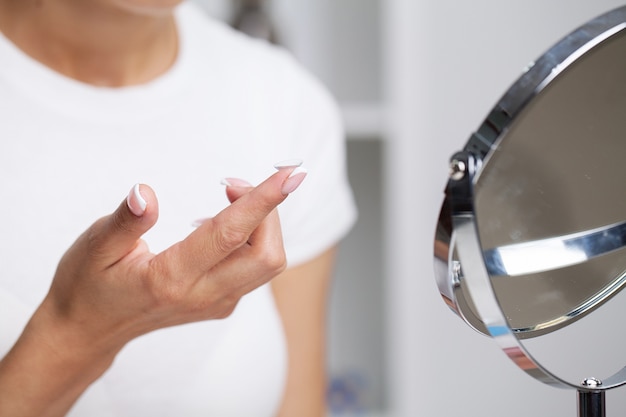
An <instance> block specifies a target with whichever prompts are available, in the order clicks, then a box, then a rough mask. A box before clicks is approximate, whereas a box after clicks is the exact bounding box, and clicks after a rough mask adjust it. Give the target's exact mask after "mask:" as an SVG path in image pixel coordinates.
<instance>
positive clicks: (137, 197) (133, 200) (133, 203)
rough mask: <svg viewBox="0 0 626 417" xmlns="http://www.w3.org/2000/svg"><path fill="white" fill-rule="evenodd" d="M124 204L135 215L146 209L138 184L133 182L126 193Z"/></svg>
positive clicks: (140, 214)
mask: <svg viewBox="0 0 626 417" xmlns="http://www.w3.org/2000/svg"><path fill="white" fill-rule="evenodd" d="M126 205H127V206H128V208H129V209H130V211H131V212H132V213H133V214H134V215H135V216H137V217H141V216H143V213H144V212H145V211H146V206H147V203H146V200H144V198H143V197H142V196H141V193H140V192H139V184H135V185H134V186H133V188H132V189H131V190H130V192H129V193H128V197H126Z"/></svg>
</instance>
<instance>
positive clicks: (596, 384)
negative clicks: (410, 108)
mask: <svg viewBox="0 0 626 417" xmlns="http://www.w3.org/2000/svg"><path fill="white" fill-rule="evenodd" d="M625 30H626V6H625V7H621V8H618V9H615V10H613V11H611V12H609V13H606V14H604V15H602V16H600V17H598V18H596V19H593V20H591V21H590V22H588V23H587V24H585V25H584V26H582V27H580V28H579V29H577V30H575V31H574V32H572V33H571V34H569V35H568V36H566V37H565V38H564V39H563V40H561V41H560V42H558V43H557V44H556V45H555V46H554V47H552V48H551V49H550V50H549V51H548V52H547V53H545V54H544V55H543V56H542V57H541V58H540V59H538V60H537V61H536V62H534V63H532V64H531V65H529V66H528V68H527V69H526V71H525V73H524V74H523V75H522V76H521V77H520V78H519V79H518V81H517V82H516V83H515V84H513V86H512V87H511V88H510V89H509V90H508V92H507V93H506V94H505V95H504V96H503V97H502V98H501V100H500V101H499V102H498V103H497V104H496V106H495V107H494V108H493V110H492V111H491V112H490V114H489V115H488V117H487V118H486V120H485V121H484V122H483V123H482V124H481V125H480V127H479V129H478V130H477V131H476V132H475V133H474V134H472V135H471V137H470V139H469V140H468V142H467V144H466V145H465V147H464V148H463V150H462V151H460V152H458V153H456V154H454V155H453V156H452V158H451V162H450V177H449V180H448V184H447V187H446V196H445V199H444V203H443V205H442V208H441V212H440V216H439V221H438V225H437V231H436V234H435V245H434V246H435V249H434V253H435V272H436V281H437V285H438V288H439V291H440V293H441V295H442V297H443V299H444V301H445V303H446V304H447V305H448V306H449V307H450V308H451V309H452V310H453V311H454V312H455V313H456V314H458V315H459V316H460V317H461V318H462V319H463V320H464V321H465V322H466V323H467V324H468V325H470V326H471V327H472V328H474V329H475V330H477V331H478V332H480V333H483V334H485V335H488V336H491V337H493V338H494V339H495V340H496V342H497V343H498V344H499V345H500V347H501V349H502V350H503V351H504V352H505V354H506V355H507V356H508V357H509V358H510V359H511V360H512V361H513V362H514V363H515V364H516V365H517V366H518V367H519V368H521V369H522V370H523V371H525V372H526V373H528V374H529V375H531V376H532V377H534V378H536V379H538V380H540V381H541V382H544V383H546V384H549V385H552V386H557V387H560V388H574V389H576V390H577V391H578V392H579V394H585V393H592V394H597V393H602V394H603V393H604V391H605V390H608V389H611V388H614V387H617V386H620V385H623V384H625V383H626V367H625V368H622V369H620V370H618V371H617V372H616V373H615V374H613V375H612V376H610V377H608V378H605V379H603V380H601V381H600V380H597V379H595V378H588V379H585V380H583V381H577V382H573V381H566V380H564V379H562V378H560V377H558V376H557V375H554V374H553V373H552V372H550V371H549V370H548V369H546V368H545V367H543V366H542V365H541V364H540V363H539V362H538V361H536V360H535V359H534V358H533V357H532V355H531V354H530V353H529V352H528V351H527V350H526V348H525V347H524V346H523V344H522V343H521V340H522V339H524V338H529V337H535V336H539V335H542V334H544V333H548V332H550V331H553V330H556V329H558V328H560V327H563V326H565V325H567V324H568V322H569V320H570V319H572V318H580V317H582V316H583V315H585V314H588V313H589V312H591V311H592V310H593V309H594V307H595V305H594V304H593V303H592V302H591V303H590V304H589V305H581V306H579V307H578V308H577V309H576V310H575V311H572V312H571V313H570V314H571V316H567V315H566V316H564V317H563V318H562V320H560V321H555V322H554V323H551V324H550V326H543V327H542V326H539V327H537V328H528V329H514V328H511V326H510V324H509V322H508V320H507V319H506V316H505V314H504V313H503V310H502V308H501V306H500V304H499V302H498V299H497V297H496V294H495V292H494V289H493V286H492V283H491V280H490V274H492V275H493V274H495V275H515V274H516V273H518V272H519V271H517V272H516V271H513V270H512V269H511V268H510V267H508V266H507V263H506V259H505V258H506V256H507V253H510V252H507V251H518V252H521V253H523V251H524V250H526V249H527V248H528V246H527V245H525V244H520V245H510V246H507V247H500V248H492V249H489V250H484V249H483V247H482V245H481V242H480V237H479V233H478V228H477V223H476V212H475V207H474V186H475V184H476V181H477V179H478V178H479V176H480V173H481V167H482V166H483V165H484V164H486V163H488V162H489V158H490V157H491V156H492V155H493V153H494V152H495V150H496V149H497V148H498V144H499V142H500V141H501V140H502V139H503V138H504V137H505V136H506V132H507V128H508V127H509V126H510V124H511V123H512V121H513V120H514V119H515V117H516V116H517V115H518V114H519V113H520V112H521V111H522V110H523V109H524V108H525V107H526V106H527V105H528V103H529V102H531V101H532V100H533V98H534V97H536V96H537V95H538V94H539V93H540V92H542V91H543V89H544V88H546V86H548V85H549V84H550V83H551V82H552V81H553V80H554V79H556V78H557V77H558V76H559V74H561V73H562V72H563V71H564V70H565V69H566V68H568V67H569V66H570V65H571V64H572V63H574V62H575V61H576V60H578V59H579V58H580V57H582V56H583V55H585V54H586V53H587V52H589V51H590V50H592V49H593V48H595V47H596V46H598V45H600V44H602V43H603V42H604V41H606V40H608V39H610V38H612V37H613V36H615V35H616V34H620V33H623V32H624V31H625ZM607 236H610V237H612V238H613V239H612V240H611V239H609V240H608V241H613V242H617V243H613V244H606V242H607V239H606V237H607ZM532 243H533V245H535V246H536V245H539V246H541V245H547V246H550V247H551V248H553V249H554V250H555V251H557V252H558V255H559V256H557V257H555V258H553V259H555V261H554V263H552V264H547V265H531V267H530V269H529V270H526V271H521V272H522V273H523V272H529V271H539V270H549V269H554V268H558V267H562V266H566V265H572V264H575V263H577V262H584V261H585V260H588V259H591V258H593V257H596V256H600V255H603V254H605V253H608V252H610V251H613V250H616V249H620V248H622V247H624V246H626V223H618V224H612V225H606V226H605V227H602V228H599V229H594V230H590V231H586V232H583V233H576V234H572V235H566V236H558V237H554V238H550V239H545V240H543V241H536V242H532ZM547 246H546V247H547ZM573 255H575V256H573ZM625 280H626V278H625V276H621V277H620V278H619V279H618V280H617V281H616V282H615V284H614V285H613V287H612V288H607V289H605V291H607V292H608V293H610V292H615V291H618V290H619V289H621V287H622V285H623V284H624V281H625ZM462 283H463V285H464V287H465V288H466V289H467V293H466V292H464V291H462V289H461V284H462ZM580 398H583V399H585V400H589V399H590V397H585V396H584V395H582V396H581V397H580ZM603 398H604V397H601V399H602V401H603ZM596 399H597V398H596V397H593V398H592V400H593V401H595V400H596ZM581 401H582V400H581ZM594 415H596V414H594Z"/></svg>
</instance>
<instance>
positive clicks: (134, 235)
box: [0, 167, 304, 417]
mask: <svg viewBox="0 0 626 417" xmlns="http://www.w3.org/2000/svg"><path fill="white" fill-rule="evenodd" d="M303 179H304V175H303V173H302V172H301V171H298V170H296V169H295V167H289V168H282V169H280V170H279V172H277V173H276V174H274V175H273V176H271V177H270V178H268V179H267V180H266V181H265V182H263V183H262V184H260V185H259V186H258V187H255V188H252V187H245V190H244V189H238V188H240V187H233V189H232V190H230V191H229V195H231V194H232V193H233V192H234V193H236V194H238V197H239V198H236V201H234V202H233V203H232V204H231V205H230V206H229V207H227V208H226V209H224V210H223V211H222V212H220V213H219V214H218V215H217V216H215V217H214V218H211V219H208V220H206V221H204V222H203V223H202V225H201V226H200V227H199V228H198V229H196V230H195V231H194V232H193V233H191V234H190V235H189V236H188V237H187V238H186V239H185V240H183V241H181V242H179V243H177V244H175V245H173V246H171V247H170V248H168V249H167V250H165V251H164V252H162V253H160V254H158V255H154V254H152V253H150V252H149V250H148V248H147V246H146V244H145V243H144V242H143V241H142V240H141V239H140V237H141V235H142V234H143V233H145V232H146V231H147V230H149V229H150V228H151V227H152V226H153V225H154V224H155V223H156V221H157V217H158V205H157V199H156V196H155V194H154V192H153V191H152V190H151V189H150V188H149V187H148V186H145V185H142V186H140V187H139V186H138V187H136V188H135V189H133V190H132V191H131V194H129V197H128V199H127V201H126V202H124V203H122V204H121V205H120V206H119V208H118V209H117V210H116V211H115V212H114V213H113V214H112V215H110V216H107V217H104V218H102V219H100V220H98V221H97V222H96V223H95V224H94V225H93V226H91V227H90V228H89V229H88V230H87V231H86V232H85V233H83V234H82V235H81V236H80V237H79V238H78V239H77V240H76V242H75V243H74V245H72V247H71V248H70V249H69V250H68V251H67V252H66V253H65V255H64V256H63V259H62V260H61V262H60V263H59V266H58V269H57V272H56V274H55V277H54V279H53V282H52V285H51V287H50V291H49V292H48V295H47V296H46V297H45V299H44V301H43V302H42V304H41V305H40V307H39V308H38V309H37V311H36V312H35V314H34V315H33V317H32V318H31V320H30V321H29V323H28V325H27V326H26V328H25V329H24V332H23V333H22V335H21V336H20V338H19V340H18V341H17V342H16V344H15V345H14V346H13V348H12V349H11V351H10V352H9V353H8V354H7V355H6V356H5V357H4V358H2V360H0V415H11V416H16V417H17V416H39V417H42V416H46V417H48V416H51V417H52V416H55V417H56V416H62V415H65V413H67V411H68V410H69V408H70V407H71V406H72V404H73V403H74V402H75V401H76V399H77V398H78V397H79V396H80V395H81V393H82V392H83V391H84V390H85V389H86V388H87V386H89V384H90V383H91V382H93V381H94V380H95V379H97V378H99V377H100V375H102V373H103V372H104V371H105V370H106V369H107V368H108V367H109V366H110V364H111V363H112V361H113V359H114V357H115V355H116V354H117V352H119V350H120V349H121V348H122V347H123V346H124V345H125V344H126V343H127V342H128V341H130V340H131V339H133V338H135V337H137V336H139V335H141V334H144V333H147V332H150V331H151V330H155V329H158V328H162V327H167V326H173V325H176V324H182V323H187V322H192V321H199V320H208V319H215V318H222V317H225V316H227V315H228V314H230V312H231V311H232V310H233V308H234V307H235V305H236V304H237V302H238V301H239V299H240V298H241V297H242V296H243V295H244V294H246V293H247V292H249V291H251V290H253V289H255V288H256V287H258V286H260V285H262V284H264V283H265V282H267V281H268V280H270V279H271V278H272V277H274V276H275V275H276V274H278V273H279V272H281V271H282V270H283V269H284V268H285V255H284V251H283V246H282V237H281V233H280V225H279V220H278V215H277V213H276V211H275V208H276V206H277V205H278V204H280V203H281V202H282V201H283V200H284V199H285V198H286V197H287V194H289V193H290V192H291V191H293V190H295V188H297V186H298V185H299V184H300V183H301V182H302V180H303ZM230 188H231V187H229V189H230ZM236 189H238V190H236ZM233 190H234V191H233ZM233 200H235V198H233Z"/></svg>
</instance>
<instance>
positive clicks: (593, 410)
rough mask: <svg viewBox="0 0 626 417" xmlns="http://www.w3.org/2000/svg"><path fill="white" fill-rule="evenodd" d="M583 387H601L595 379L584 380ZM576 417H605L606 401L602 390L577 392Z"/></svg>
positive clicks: (599, 382)
mask: <svg viewBox="0 0 626 417" xmlns="http://www.w3.org/2000/svg"><path fill="white" fill-rule="evenodd" d="M582 385H583V386H585V387H589V388H593V387H598V386H600V385H602V382H601V381H599V380H597V379H595V378H589V379H585V380H584V381H583V383H582ZM577 396H578V417H606V401H605V395H604V391H603V390H599V391H589V390H578V394H577Z"/></svg>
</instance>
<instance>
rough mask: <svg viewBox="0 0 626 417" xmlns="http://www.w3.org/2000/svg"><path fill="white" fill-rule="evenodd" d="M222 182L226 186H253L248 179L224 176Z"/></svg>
mask: <svg viewBox="0 0 626 417" xmlns="http://www.w3.org/2000/svg"><path fill="white" fill-rule="evenodd" d="M220 184H222V185H225V186H226V187H252V184H250V183H249V182H248V181H245V180H241V179H239V178H222V180H221V181H220Z"/></svg>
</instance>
